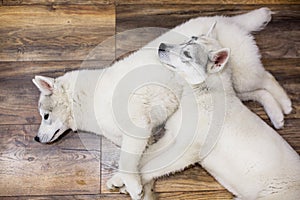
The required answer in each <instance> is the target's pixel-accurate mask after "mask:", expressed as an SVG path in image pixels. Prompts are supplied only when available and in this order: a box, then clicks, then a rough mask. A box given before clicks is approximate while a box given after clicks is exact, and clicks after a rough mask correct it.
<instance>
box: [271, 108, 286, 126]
mask: <svg viewBox="0 0 300 200" xmlns="http://www.w3.org/2000/svg"><path fill="white" fill-rule="evenodd" d="M271 121H272V124H273V125H274V127H275V128H276V129H281V128H282V127H283V125H284V116H283V114H282V113H281V112H280V113H277V115H272V117H271Z"/></svg>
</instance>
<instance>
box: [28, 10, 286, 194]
mask: <svg viewBox="0 0 300 200" xmlns="http://www.w3.org/2000/svg"><path fill="white" fill-rule="evenodd" d="M270 19H271V11H270V10H269V9H267V8H262V9H258V10H254V11H252V12H249V13H246V14H243V15H237V16H234V17H221V16H216V17H199V18H196V19H192V20H190V21H188V22H186V23H184V24H182V25H180V26H177V27H175V28H174V29H172V31H169V32H167V33H165V34H163V35H162V36H160V37H158V38H157V39H155V40H154V41H152V42H150V43H149V44H148V45H146V46H145V47H144V48H142V49H140V50H139V51H137V52H135V53H134V54H132V55H130V56H128V57H127V58H125V59H123V60H121V61H118V62H116V63H114V64H113V65H112V66H111V67H109V68H106V69H99V70H77V71H72V72H68V73H66V74H65V75H64V76H61V77H58V78H56V79H54V78H49V77H42V76H36V77H35V79H33V82H34V84H35V85H36V86H37V87H38V89H39V90H40V91H41V95H40V100H39V111H40V114H41V116H42V118H43V119H42V122H41V125H40V128H39V132H38V134H37V136H36V137H35V140H36V141H38V142H41V143H51V142H54V141H55V140H56V139H57V138H59V136H60V135H62V134H63V133H64V132H65V131H66V130H67V129H72V130H73V131H76V130H83V131H87V132H92V133H96V134H99V135H104V136H105V137H107V138H108V139H109V140H111V141H112V142H114V143H115V144H117V145H119V146H121V149H122V151H121V156H120V161H119V173H117V174H116V175H114V176H113V178H111V179H110V180H109V181H108V183H107V185H108V187H109V188H113V187H118V186H122V185H123V184H125V186H126V189H127V191H128V192H129V193H130V195H131V197H132V198H133V199H140V198H141V197H142V196H143V191H142V183H141V179H140V176H139V171H140V166H139V163H140V158H141V156H142V153H143V152H144V150H145V147H146V146H147V144H148V140H149V138H150V137H151V135H152V133H153V131H154V130H156V128H157V127H159V126H161V125H162V124H164V123H165V122H166V121H167V120H168V119H169V117H170V116H172V114H173V113H174V112H175V111H176V110H177V109H178V106H179V104H180V102H179V101H178V99H181V96H182V92H184V91H183V87H184V86H182V85H181V83H179V82H178V81H176V79H174V77H175V76H176V73H174V72H172V71H170V70H168V69H166V68H165V67H163V66H162V64H161V63H160V62H159V60H158V58H157V52H156V50H155V51H152V52H151V51H150V50H149V49H155V48H156V49H157V47H158V46H159V44H160V43H161V42H162V41H166V42H175V43H177V42H183V41H184V40H185V39H186V37H191V36H192V35H195V34H199V35H201V34H202V33H207V31H208V29H209V28H210V27H211V24H212V23H213V22H214V21H217V22H218V27H217V32H220V33H221V32H222V34H218V37H219V38H218V39H219V41H220V42H221V43H222V45H224V46H227V47H230V48H231V51H232V52H234V55H236V57H232V59H231V61H230V62H231V64H232V69H233V71H234V69H235V66H242V67H244V69H247V71H246V75H241V76H240V75H239V74H238V73H237V74H234V73H233V74H234V76H233V82H234V89H235V90H236V92H237V93H238V95H239V97H240V98H242V99H244V100H249V99H252V100H256V101H259V102H260V103H261V104H262V105H263V106H264V108H265V110H266V112H267V114H268V116H269V117H270V119H271V121H272V123H273V124H274V126H275V127H276V128H280V127H282V126H283V113H289V112H290V111H291V102H290V100H289V98H288V97H287V95H286V94H285V92H284V90H283V89H282V88H281V87H280V86H279V84H278V83H277V82H276V81H275V79H274V78H273V77H272V76H271V75H270V74H269V73H268V72H266V71H265V70H264V68H263V66H262V63H261V61H260V59H259V52H258V48H257V46H256V45H255V42H254V40H253V37H252V36H250V35H249V34H250V32H252V31H258V30H260V29H262V28H263V27H264V26H265V24H266V23H268V22H269V21H270ZM174 33H176V34H174ZM178 35H181V37H177V36H178ZM175 36H176V37H175ZM233 36H234V37H235V40H234V42H232V41H231V38H232V37H233ZM245 54H249V55H248V56H246V57H243V59H241V57H242V55H245ZM187 57H188V55H187ZM145 64H152V65H156V66H157V68H156V69H157V70H158V72H157V75H156V77H157V76H158V75H164V74H165V75H166V77H163V80H164V81H165V83H166V86H168V87H169V88H171V89H172V92H170V90H168V89H166V88H165V87H158V86H157V85H148V86H147V87H144V88H141V91H140V94H137V93H134V92H135V91H133V93H134V94H133V95H132V96H131V97H133V98H131V99H130V102H129V104H128V105H127V104H126V103H124V102H128V99H127V98H118V97H119V96H117V97H116V96H115V94H116V93H115V91H116V90H117V86H119V85H122V84H120V82H121V81H122V80H123V77H124V76H126V75H128V74H129V73H131V72H132V71H136V70H137V71H138V69H139V68H140V67H141V66H145ZM143 73H146V72H143V71H142V75H143V76H145V74H143ZM147 75H148V74H147ZM156 77H155V78H156ZM244 77H247V78H244ZM147 78H148V77H147ZM195 80H196V81H197V80H198V78H197V77H195ZM260 80H261V81H260ZM125 85H126V84H125ZM270 88H273V89H275V90H276V92H273V91H271V90H269V89H270ZM123 89H124V88H123ZM120 92H122V90H121V91H120ZM114 100H117V101H118V102H117V103H116V104H114V105H116V107H113V106H111V105H112V101H114ZM95 102H96V103H95ZM122 102H123V103H122ZM119 105H126V106H128V107H126V106H124V107H118V106H119ZM156 105H160V106H163V107H165V108H166V112H165V113H164V114H163V115H160V114H157V113H154V115H152V114H153V113H151V112H152V110H151V109H152V108H153V107H155V106H156ZM127 108H128V112H130V113H131V116H130V117H131V118H130V119H128V120H124V119H123V118H122V119H119V121H118V120H117V122H122V123H123V122H124V123H125V127H126V125H127V124H128V125H132V124H130V123H131V120H132V121H134V122H135V121H137V124H140V125H142V129H139V130H140V131H139V132H138V131H136V129H135V130H132V129H134V128H135V127H133V126H128V127H129V129H126V131H125V132H124V127H122V128H123V129H122V128H120V126H119V125H120V124H118V123H116V117H119V116H123V115H122V114H124V112H125V111H127ZM115 112H116V113H115ZM158 113H159V112H158ZM153 116H155V117H153ZM128 152H130V153H128ZM128 160H130V161H131V162H128Z"/></svg>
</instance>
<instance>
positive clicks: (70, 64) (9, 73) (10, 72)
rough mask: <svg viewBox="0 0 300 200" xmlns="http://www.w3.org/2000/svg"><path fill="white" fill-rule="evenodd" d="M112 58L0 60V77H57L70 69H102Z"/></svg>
mask: <svg viewBox="0 0 300 200" xmlns="http://www.w3.org/2000/svg"><path fill="white" fill-rule="evenodd" d="M112 62H113V59H112V60H104V59H103V60H87V61H81V60H74V61H20V62H15V61H13V62H0V79H5V78H7V77H10V78H12V77H15V78H16V77H18V78H20V77H25V76H26V77H28V78H30V77H32V78H33V77H34V76H35V75H44V76H50V77H58V76H61V75H63V74H64V73H66V72H68V71H72V70H80V69H102V68H105V67H107V66H109V65H110V64H111V63H112Z"/></svg>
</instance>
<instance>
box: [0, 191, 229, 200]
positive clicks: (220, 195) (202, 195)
mask: <svg viewBox="0 0 300 200" xmlns="http://www.w3.org/2000/svg"><path fill="white" fill-rule="evenodd" d="M1 199H2V200H13V199H18V200H27V199H31V200H50V199H51V200H78V199H81V200H90V199H95V200H96V199H103V200H124V199H125V200H129V199H130V198H129V196H128V195H124V194H102V195H72V196H54V195H53V196H25V197H22V196H21V197H1ZM158 199H163V200H182V199H187V200H195V199H199V200H207V199H216V200H218V199H227V200H229V199H232V196H231V195H230V194H229V193H228V192H226V191H208V192H206V191H203V192H188V193H184V192H171V193H158Z"/></svg>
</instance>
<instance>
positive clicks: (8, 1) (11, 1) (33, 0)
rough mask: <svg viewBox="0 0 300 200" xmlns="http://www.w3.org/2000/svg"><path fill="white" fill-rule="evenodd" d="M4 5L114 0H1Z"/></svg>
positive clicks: (83, 3) (98, 2)
mask: <svg viewBox="0 0 300 200" xmlns="http://www.w3.org/2000/svg"><path fill="white" fill-rule="evenodd" d="M2 2H3V5H5V6H15V5H60V4H63V5H77V4H79V5H102V4H112V3H114V0H26V1H23V0H2Z"/></svg>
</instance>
